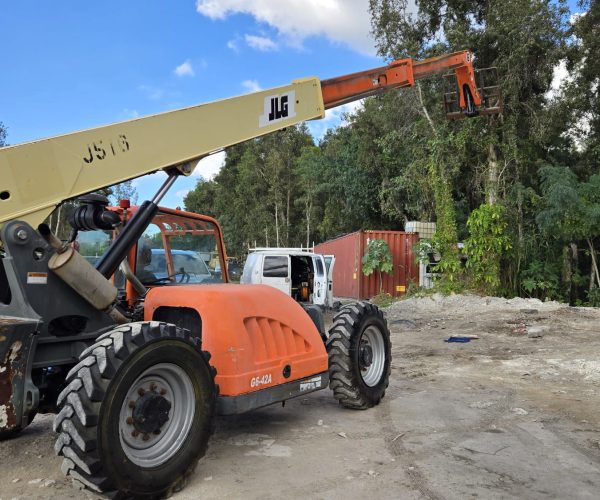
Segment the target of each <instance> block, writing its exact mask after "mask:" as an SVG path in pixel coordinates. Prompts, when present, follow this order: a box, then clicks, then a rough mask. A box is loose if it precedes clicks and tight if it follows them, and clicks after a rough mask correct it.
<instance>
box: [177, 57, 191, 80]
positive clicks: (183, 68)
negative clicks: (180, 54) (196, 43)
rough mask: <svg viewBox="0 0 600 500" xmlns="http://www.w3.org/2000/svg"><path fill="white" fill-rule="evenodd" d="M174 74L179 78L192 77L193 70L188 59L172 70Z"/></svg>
mask: <svg viewBox="0 0 600 500" xmlns="http://www.w3.org/2000/svg"><path fill="white" fill-rule="evenodd" d="M174 73H175V74H176V75H177V76H179V77H182V76H194V75H195V74H196V73H194V68H193V67H192V63H191V62H190V60H189V59H188V60H187V61H184V62H182V63H181V64H180V65H179V66H177V67H176V68H175V70H174Z"/></svg>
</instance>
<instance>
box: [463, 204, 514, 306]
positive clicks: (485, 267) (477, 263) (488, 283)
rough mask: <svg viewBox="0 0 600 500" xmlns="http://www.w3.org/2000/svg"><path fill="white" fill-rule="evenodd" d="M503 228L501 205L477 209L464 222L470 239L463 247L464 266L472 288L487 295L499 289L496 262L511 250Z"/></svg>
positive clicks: (502, 208)
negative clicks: (470, 274)
mask: <svg viewBox="0 0 600 500" xmlns="http://www.w3.org/2000/svg"><path fill="white" fill-rule="evenodd" d="M507 226H508V223H507V222H506V219H505V217H504V207H503V206H502V205H481V206H480V207H479V208H477V209H475V210H473V211H472V212H471V215H470V216H469V219H468V220H467V227H468V228H469V233H470V236H469V238H468V239H467V240H466V242H465V247H464V252H465V254H466V256H467V259H468V260H467V263H466V266H467V268H468V269H469V270H470V271H471V273H472V279H473V283H474V286H475V287H476V288H477V289H478V290H480V291H481V292H483V293H485V294H488V295H494V294H496V293H497V292H498V290H499V289H500V259H501V258H502V256H503V254H504V253H505V252H507V251H508V250H510V249H511V248H512V243H511V241H510V238H509V237H508V236H507V235H506V228H507Z"/></svg>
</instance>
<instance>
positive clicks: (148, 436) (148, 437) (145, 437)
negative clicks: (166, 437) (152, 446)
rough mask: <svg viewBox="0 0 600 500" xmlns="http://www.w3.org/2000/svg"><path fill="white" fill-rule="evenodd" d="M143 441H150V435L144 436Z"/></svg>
mask: <svg viewBox="0 0 600 500" xmlns="http://www.w3.org/2000/svg"><path fill="white" fill-rule="evenodd" d="M142 439H143V440H144V441H148V439H150V434H144V436H143V437H142Z"/></svg>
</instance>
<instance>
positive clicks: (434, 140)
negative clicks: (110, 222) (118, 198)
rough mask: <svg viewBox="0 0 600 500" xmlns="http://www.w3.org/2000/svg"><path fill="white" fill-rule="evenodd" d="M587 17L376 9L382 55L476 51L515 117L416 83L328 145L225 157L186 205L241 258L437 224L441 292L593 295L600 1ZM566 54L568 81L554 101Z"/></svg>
mask: <svg viewBox="0 0 600 500" xmlns="http://www.w3.org/2000/svg"><path fill="white" fill-rule="evenodd" d="M581 9H584V10H587V13H586V15H584V16H580V17H577V18H576V19H574V20H573V22H569V16H568V14H569V13H568V10H567V9H566V2H565V0H556V1H552V2H550V1H546V0H544V1H541V2H531V1H530V0H505V1H501V2H500V1H496V2H491V1H489V0H485V1H479V0H466V1H462V0H461V1H456V0H419V2H416V3H414V2H412V3H411V2H408V1H407V0H370V12H371V16H372V31H373V34H374V37H375V40H376V44H377V47H378V50H379V54H380V55H381V56H383V57H385V58H386V59H389V60H392V59H398V58H402V57H406V56H412V57H417V58H425V57H429V56H437V55H440V54H442V53H449V52H453V51H455V50H463V49H465V48H470V49H472V50H473V52H474V54H475V57H476V66H477V67H479V68H484V67H488V66H496V67H497V68H498V75H499V79H500V81H499V84H500V87H501V89H502V93H503V97H504V111H503V113H502V115H501V116H494V117H489V116H481V117H478V118H475V119H472V120H456V121H451V122H448V121H447V120H446V119H445V116H444V111H443V108H442V107H441V106H440V97H441V96H442V95H443V93H444V90H445V89H444V85H443V80H442V79H441V78H438V77H434V78H430V79H425V80H419V81H418V82H417V85H415V87H413V88H405V89H401V90H399V91H398V92H388V93H384V94H381V95H378V96H376V97H372V98H368V99H366V100H364V103H363V105H362V107H361V108H359V109H358V110H357V111H356V112H354V113H353V114H352V115H349V116H346V117H345V121H346V126H344V127H339V128H338V129H337V130H330V131H328V132H327V133H326V134H325V136H324V137H323V138H322V139H321V141H320V143H319V144H318V145H315V144H314V143H313V140H312V138H311V137H310V134H309V133H308V131H307V129H306V127H291V128H288V129H287V130H285V131H280V132H277V133H274V134H269V135H267V136H264V137H261V138H258V139H255V140H252V141H248V142H247V143H244V144H239V145H236V146H233V147H230V148H227V150H226V162H225V166H224V168H223V169H222V170H221V172H220V173H219V174H218V175H217V176H216V177H215V179H214V180H212V181H208V182H206V181H204V180H202V181H200V182H199V183H198V186H197V187H196V189H195V190H194V191H192V192H190V193H189V194H188V196H187V198H186V200H185V203H186V207H187V208H188V209H190V210H194V211H200V212H203V213H207V214H209V215H212V216H215V217H216V218H217V219H218V220H219V221H220V222H221V224H222V226H223V228H224V234H225V238H226V244H227V247H228V250H229V253H230V254H234V255H235V254H237V255H240V254H242V253H243V252H244V251H245V249H246V248H247V247H248V245H250V246H253V245H254V244H258V245H268V246H275V245H276V244H280V245H289V246H299V245H300V244H303V245H304V244H307V243H309V244H312V243H313V242H315V243H318V242H321V241H324V240H327V239H329V238H332V237H335V236H338V235H341V234H344V233H348V232H352V231H356V230H359V229H396V230H401V229H403V228H404V224H405V222H406V221H409V220H427V221H435V222H436V224H437V232H436V235H435V238H434V239H433V240H432V241H431V246H432V248H434V249H435V250H436V251H437V252H439V254H440V256H441V262H440V263H439V265H438V266H437V271H438V276H439V278H438V279H437V281H436V289H437V290H439V291H442V292H445V293H449V292H455V291H460V290H461V289H462V288H463V287H464V286H465V285H469V286H474V287H475V288H477V289H478V290H480V291H486V292H487V293H503V294H507V295H515V294H524V295H530V296H534V297H541V298H545V297H552V298H558V299H564V300H570V301H571V302H572V303H575V302H576V301H577V300H580V299H579V298H586V295H585V294H586V293H587V291H588V290H589V288H590V286H589V285H590V276H595V275H596V273H595V259H592V257H595V254H596V251H595V248H596V247H597V246H598V244H599V243H600V174H598V173H597V172H598V163H599V162H600V105H599V100H598V99H599V92H598V83H597V82H598V81H599V79H600V62H599V61H600V59H599V58H597V57H595V58H594V57H591V56H589V54H596V53H598V47H599V45H598V44H599V43H600V33H599V32H598V29H599V26H600V2H599V1H597V0H583V1H582V2H581ZM440 13H442V15H440ZM563 60H564V61H566V62H567V70H568V71H569V73H570V78H569V79H567V80H565V81H564V82H563V84H562V85H561V87H560V89H559V90H558V91H556V90H553V91H552V92H549V91H550V90H551V85H552V80H553V75H554V70H555V68H556V66H557V65H558V63H559V61H563ZM488 83H489V82H488ZM499 206H502V207H503V209H500V208H495V207H499ZM488 207H490V208H488ZM496 210H500V211H502V214H499V213H496V212H495V211H496ZM471 212H473V214H472V213H471ZM496 216H497V217H498V218H497V219H496V218H495V217H496ZM507 221H510V223H509V224H508V225H507V224H506V222H507ZM463 239H467V251H468V252H469V253H470V256H469V261H468V262H469V267H468V268H467V269H465V268H464V267H463V266H462V265H461V261H460V258H459V257H460V255H459V251H458V245H457V243H458V242H459V241H462V240H463ZM567 247H568V248H572V247H576V250H575V251H574V254H573V252H571V253H570V254H569V252H565V248H567ZM509 248H510V250H508V249H509ZM507 252H510V253H507ZM567 254H568V255H567ZM569 255H570V257H569ZM591 281H592V284H594V283H595V282H597V281H599V280H597V279H596V278H593V279H592V280H591ZM595 284H596V286H600V283H595ZM594 293H596V292H592V295H593V294H594ZM588 295H589V294H588ZM586 300H590V301H591V299H590V298H589V296H588V297H587V299H586Z"/></svg>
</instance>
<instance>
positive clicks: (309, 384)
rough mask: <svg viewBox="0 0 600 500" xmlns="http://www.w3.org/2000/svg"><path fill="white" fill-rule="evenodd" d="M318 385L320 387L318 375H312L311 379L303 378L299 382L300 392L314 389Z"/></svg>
mask: <svg viewBox="0 0 600 500" xmlns="http://www.w3.org/2000/svg"><path fill="white" fill-rule="evenodd" d="M320 387H321V376H320V375H319V376H318V377H313V378H311V379H308V380H303V381H302V382H300V392H305V391H314V390H315V389H318V388H320Z"/></svg>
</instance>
